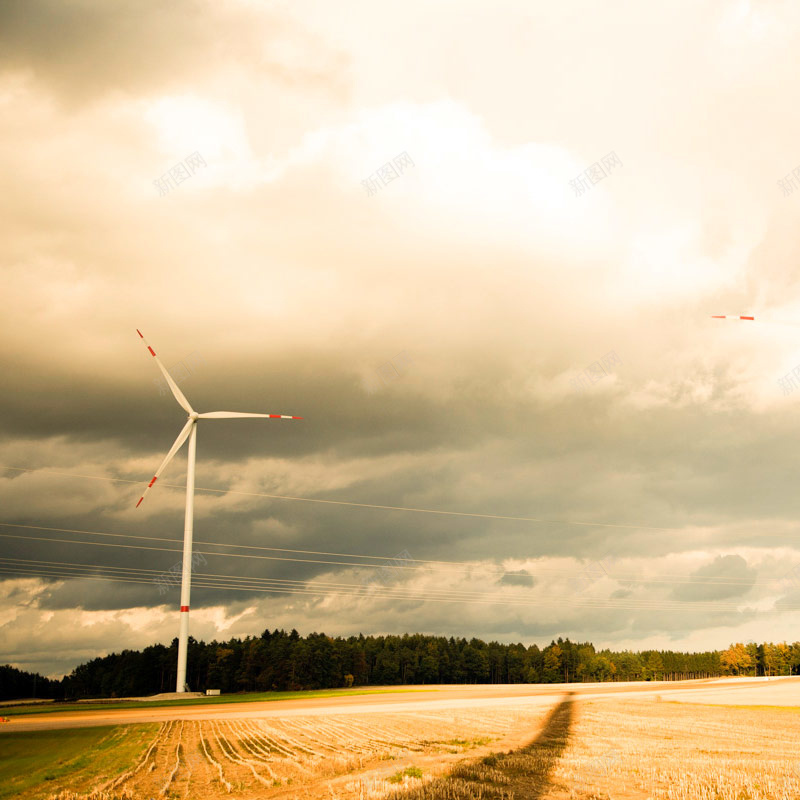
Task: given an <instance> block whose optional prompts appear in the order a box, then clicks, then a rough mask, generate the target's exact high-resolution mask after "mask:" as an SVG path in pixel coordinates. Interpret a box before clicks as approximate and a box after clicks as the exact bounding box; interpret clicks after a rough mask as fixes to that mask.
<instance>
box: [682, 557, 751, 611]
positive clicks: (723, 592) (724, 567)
mask: <svg viewBox="0 0 800 800" xmlns="http://www.w3.org/2000/svg"><path fill="white" fill-rule="evenodd" d="M755 579H756V570H755V569H752V568H751V567H749V566H748V565H747V561H745V559H744V558H742V557H741V556H738V555H727V556H717V557H716V558H715V559H714V560H713V561H712V562H711V563H710V564H706V565H705V566H703V567H700V569H698V570H695V572H693V573H692V574H691V576H690V577H689V580H690V581H691V582H692V583H689V584H682V585H679V586H676V587H675V588H674V589H673V591H672V596H673V597H674V598H676V599H677V600H722V599H724V598H727V597H741V596H743V595H746V594H747V593H748V592H749V591H750V589H751V588H752V586H753V584H754V583H755Z"/></svg>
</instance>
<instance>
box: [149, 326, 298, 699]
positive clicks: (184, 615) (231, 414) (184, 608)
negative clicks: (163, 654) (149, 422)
mask: <svg viewBox="0 0 800 800" xmlns="http://www.w3.org/2000/svg"><path fill="white" fill-rule="evenodd" d="M136 333H138V334H139V337H140V338H141V339H142V341H143V342H144V343H145V345H146V346H147V349H148V350H149V351H150V355H151V356H153V358H154V359H155V362H156V364H157V365H158V368H159V369H160V370H161V372H162V373H163V374H164V379H165V380H166V382H167V385H168V386H169V388H170V389H171V390H172V394H173V395H174V396H175V399H176V400H177V401H178V404H179V405H180V406H181V408H183V410H184V411H185V412H186V413H187V414H188V415H189V419H188V420H186V424H185V425H184V426H183V430H181V432H180V433H179V434H178V438H177V439H176V440H175V443H174V444H173V445H172V447H171V448H170V451H169V452H168V453H167V455H166V458H165V459H164V460H163V461H162V462H161V466H160V467H159V468H158V469H157V470H156V473H155V475H153V477H152V479H151V480H150V483H148V484H147V488H146V489H145V490H144V493H143V494H142V496H141V497H140V498H139V502H138V503H137V504H136V507H137V508H138V507H139V506H140V505H141V503H142V500H144V498H145V495H146V494H147V492H148V491H149V490H150V489H151V488H152V486H153V484H154V483H155V482H156V481H157V480H158V478H159V476H160V475H161V473H162V472H163V471H164V470H165V469H166V466H167V464H169V462H170V461H172V459H173V458H174V457H175V454H176V453H177V452H178V450H180V448H181V445H182V444H183V443H184V442H185V441H186V440H187V439H188V440H189V460H188V467H187V470H186V518H185V524H184V528H183V571H182V573H181V612H180V613H181V617H180V619H181V623H180V633H179V636H178V677H177V684H176V688H175V691H176V692H185V691H186V654H187V651H188V646H189V595H190V593H191V583H192V530H193V527H194V463H195V455H196V451H197V420H199V419H242V418H248V417H262V418H264V419H303V418H302V417H292V416H289V415H287V414H245V413H242V412H239V411H209V412H206V413H205V414H198V413H197V411H195V410H194V409H193V408H192V407H191V405H189V401H188V400H187V399H186V397H184V394H183V392H182V391H181V390H180V389H179V388H178V384H177V383H175V381H174V380H173V379H172V376H171V375H170V374H169V372H167V369H166V367H165V366H164V365H163V364H162V363H161V360H160V359H159V357H158V356H157V355H156V352H155V350H153V348H152V347H150V345H149V344H147V340H146V339H145V338H144V336H142V332H141V331H140V330H139V329H138V328H137V329H136Z"/></svg>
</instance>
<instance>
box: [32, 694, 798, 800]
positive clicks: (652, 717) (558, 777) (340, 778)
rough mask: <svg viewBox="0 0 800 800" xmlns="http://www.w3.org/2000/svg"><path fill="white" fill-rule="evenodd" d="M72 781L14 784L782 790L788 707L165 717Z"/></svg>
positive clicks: (790, 749) (744, 795) (259, 792)
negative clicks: (88, 777)
mask: <svg viewBox="0 0 800 800" xmlns="http://www.w3.org/2000/svg"><path fill="white" fill-rule="evenodd" d="M84 778H85V776H84ZM80 787H81V792H78V793H76V792H75V788H76V787H75V786H71V785H69V784H68V783H59V784H58V789H59V791H56V792H54V791H53V790H54V789H55V788H56V786H54V785H52V784H51V785H50V786H48V787H46V788H47V789H48V790H49V791H44V787H42V790H41V791H39V792H38V793H37V792H33V791H32V792H29V793H25V794H23V795H20V796H21V797H24V798H25V799H26V800H33V798H47V797H50V798H55V797H58V798H59V800H82V799H83V798H87V797H91V798H93V800H115V799H116V798H132V799H136V800H138V798H159V797H161V798H195V797H203V798H206V797H210V798H222V797H236V798H255V797H265V796H268V797H276V798H278V797H280V798H287V800H288V798H317V797H319V798H323V797H324V798H329V799H330V800H339V799H341V800H367V799H368V798H391V799H392V800H481V799H482V800H523V798H526V799H527V798H538V799H539V800H568V799H569V800H572V799H573V798H579V799H580V800H589V799H592V800H595V799H597V798H600V799H601V800H602V799H611V798H613V799H615V800H616V799H619V800H623V799H624V800H628V799H632V798H637V799H638V800H646V799H649V800H795V798H798V797H800V709H798V708H793V707H784V708H763V707H756V708H748V707H746V706H739V707H722V706H714V705H689V704H686V703H674V702H664V701H663V700H661V698H660V697H658V696H654V697H652V698H650V699H628V698H624V699H623V698H620V699H616V698H615V699H612V698H592V699H580V698H579V696H577V695H570V696H563V695H562V697H561V698H559V699H558V700H556V702H555V703H553V704H551V705H550V706H548V707H543V706H542V705H540V704H535V705H534V704H525V703H520V705H519V706H516V707H514V706H498V707H496V708H488V707H485V706H478V707H474V708H467V709H465V708H461V707H459V708H450V709H431V708H424V709H420V710H418V711H410V712H409V711H390V710H388V709H387V710H381V711H374V712H372V713H363V712H362V713H352V714H351V713H339V714H329V715H325V714H316V715H311V714H306V715H298V714H287V715H286V716H270V717H265V718H250V717H248V718H245V719H224V718H219V719H204V720H197V719H189V720H172V721H169V722H165V723H162V724H161V725H160V727H159V728H158V729H157V732H156V734H155V736H154V738H152V740H151V741H149V742H148V743H147V746H146V747H145V748H144V749H143V750H142V751H141V756H140V757H139V758H138V760H137V761H136V763H134V764H132V765H130V767H129V768H128V769H127V770H126V771H125V772H123V773H121V774H119V775H118V776H117V777H115V778H113V779H110V780H97V781H96V782H95V783H93V784H91V783H90V784H87V783H86V781H85V779H84V780H83V781H82V783H81V785H80ZM92 790H93V791H92Z"/></svg>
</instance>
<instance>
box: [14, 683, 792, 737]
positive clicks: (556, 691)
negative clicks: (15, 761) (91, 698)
mask: <svg viewBox="0 0 800 800" xmlns="http://www.w3.org/2000/svg"><path fill="white" fill-rule="evenodd" d="M406 688H412V689H416V691H411V692H408V691H406V692H402V693H398V694H371V695H369V694H368V695H358V694H353V695H347V696H336V697H316V698H308V699H293V700H278V701H265V702H252V703H236V702H231V703H217V704H214V705H204V704H203V703H202V701H200V702H198V703H197V704H196V705H195V704H192V705H186V706H180V707H175V706H172V707H162V708H148V707H146V706H145V707H143V708H141V709H102V708H91V709H80V710H75V711H65V712H53V713H41V714H35V715H31V716H30V717H26V716H22V717H12V718H11V719H12V722H10V723H7V724H4V725H2V726H0V734H1V733H3V732H7V731H28V730H46V729H55V728H75V727H84V726H92V725H114V724H129V723H138V722H167V721H170V720H185V721H201V720H209V721H210V720H216V721H219V720H234V719H236V720H247V719H250V720H253V719H269V718H275V717H290V716H329V715H335V714H368V713H378V712H380V713H402V712H419V711H425V710H428V711H442V710H446V709H459V708H462V709H466V708H473V709H474V708H503V707H513V708H523V707H525V708H542V709H544V708H547V707H549V706H551V705H552V704H553V703H554V702H556V701H557V700H558V699H559V698H560V697H562V696H563V695H564V694H565V693H566V692H572V693H574V695H575V699H587V700H588V699H596V700H602V699H623V698H626V697H627V698H630V699H636V698H639V699H641V698H646V697H654V696H656V695H662V696H663V697H664V699H669V700H676V701H679V702H688V703H724V704H731V705H781V706H800V676H798V677H793V678H773V679H771V680H762V679H747V678H743V679H724V680H719V679H711V680H698V681H676V682H660V681H656V682H648V683H641V682H629V683H622V682H621V683H587V684H548V685H540V684H536V685H532V684H513V685H507V684H499V685H475V686H419V687H406Z"/></svg>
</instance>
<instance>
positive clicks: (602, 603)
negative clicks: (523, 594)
mask: <svg viewBox="0 0 800 800" xmlns="http://www.w3.org/2000/svg"><path fill="white" fill-rule="evenodd" d="M0 572H6V573H12V574H20V573H22V574H23V575H26V576H28V575H29V576H30V577H43V576H41V575H40V574H38V573H35V572H33V571H32V570H25V569H23V568H20V569H17V568H12V567H4V566H0ZM45 577H52V578H55V579H60V580H72V579H75V578H76V577H77V578H80V579H81V580H100V581H103V580H110V581H118V582H123V583H138V584H150V583H152V582H151V581H148V580H144V579H142V580H139V579H136V578H126V577H120V578H111V577H105V576H76V575H72V574H52V575H48V576H45ZM195 585H196V586H197V588H211V589H226V590H234V591H245V592H250V593H252V592H259V593H265V592H266V593H277V594H305V595H313V596H316V597H324V598H327V597H330V596H339V597H363V598H367V599H386V600H420V601H423V602H443V603H460V604H464V603H470V604H480V605H504V606H527V607H533V608H540V607H541V606H543V605H557V606H562V607H563V605H564V603H565V598H541V599H537V600H531V601H508V600H501V599H496V598H494V599H486V600H483V599H476V598H447V597H430V596H428V595H426V594H424V593H417V594H398V593H397V592H396V591H394V590H385V589H382V590H380V591H377V592H372V591H369V592H360V593H359V592H352V591H350V592H348V591H340V590H328V589H325V590H322V589H320V590H315V589H313V588H310V587H305V588H291V587H285V586H274V587H267V586H262V587H250V586H237V585H227V584H217V583H206V582H203V581H198V582H197V583H196V584H195ZM566 600H567V602H568V603H569V604H571V605H574V606H579V607H585V608H598V609H599V608H607V609H616V610H620V611H691V612H692V613H696V611H697V606H698V605H700V604H699V603H697V602H691V603H684V604H671V605H664V604H646V605H645V604H639V603H630V602H629V603H615V602H611V601H608V600H601V599H598V600H575V599H573V598H566ZM702 607H703V608H705V609H707V610H720V611H724V610H730V609H731V608H738V605H723V604H711V603H703V604H702ZM797 608H800V607H798V606H791V605H785V606H782V607H781V608H780V609H774V611H775V612H783V611H787V610H794V609H797Z"/></svg>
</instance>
